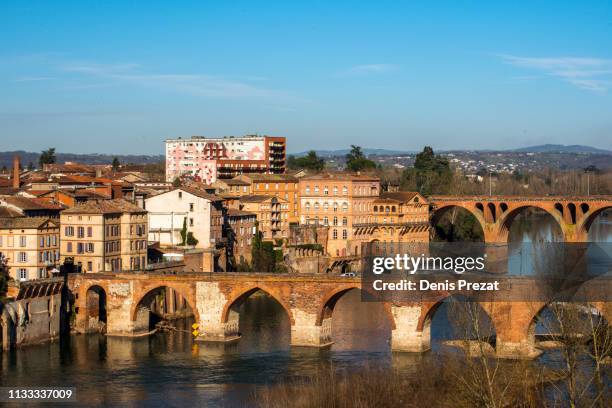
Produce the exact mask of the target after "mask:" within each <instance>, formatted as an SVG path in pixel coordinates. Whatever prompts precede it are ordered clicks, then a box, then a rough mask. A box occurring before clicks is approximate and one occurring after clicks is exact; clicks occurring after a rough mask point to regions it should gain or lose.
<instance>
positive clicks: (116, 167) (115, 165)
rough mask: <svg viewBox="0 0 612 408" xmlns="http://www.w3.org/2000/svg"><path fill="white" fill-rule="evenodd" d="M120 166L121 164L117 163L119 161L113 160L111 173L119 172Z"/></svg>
mask: <svg viewBox="0 0 612 408" xmlns="http://www.w3.org/2000/svg"><path fill="white" fill-rule="evenodd" d="M120 166H121V163H120V162H119V159H118V158H116V157H115V158H114V159H113V171H117V170H119V167H120Z"/></svg>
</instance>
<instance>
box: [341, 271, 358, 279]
mask: <svg viewBox="0 0 612 408" xmlns="http://www.w3.org/2000/svg"><path fill="white" fill-rule="evenodd" d="M340 276H342V277H343V278H354V277H355V276H357V275H355V272H344V273H341V274H340Z"/></svg>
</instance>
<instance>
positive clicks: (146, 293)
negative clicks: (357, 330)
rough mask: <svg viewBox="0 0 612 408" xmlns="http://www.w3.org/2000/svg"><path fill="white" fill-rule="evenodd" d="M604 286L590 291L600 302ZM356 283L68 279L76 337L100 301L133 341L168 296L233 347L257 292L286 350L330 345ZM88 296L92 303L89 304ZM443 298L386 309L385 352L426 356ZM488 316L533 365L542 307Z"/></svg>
mask: <svg viewBox="0 0 612 408" xmlns="http://www.w3.org/2000/svg"><path fill="white" fill-rule="evenodd" d="M609 283H610V281H609V280H608V281H605V284H604V285H602V283H601V282H599V283H596V284H595V287H596V289H597V290H599V291H600V292H599V293H601V290H602V287H603V288H604V289H603V290H604V292H605V293H606V294H610V293H612V291H610V290H609V287H610V286H609ZM361 284H362V283H361V280H360V279H359V278H340V277H334V276H326V275H294V274H288V275H279V274H276V275H272V274H256V273H251V274H242V273H212V274H205V273H191V274H175V275H172V274H139V273H124V274H115V275H111V274H89V275H74V276H71V277H70V278H69V281H68V287H69V288H70V289H71V291H72V293H73V295H74V297H75V299H74V305H75V311H76V329H77V331H80V332H87V331H88V330H90V329H91V328H92V327H94V326H95V325H96V324H97V319H98V318H100V316H101V312H100V309H99V307H100V303H99V300H100V296H102V297H103V298H104V299H105V302H106V305H105V313H104V314H105V319H106V331H107V334H108V335H118V336H137V335H145V334H148V333H149V331H150V329H151V328H150V326H149V317H150V313H151V311H150V309H151V308H150V304H151V299H152V295H154V294H156V293H161V292H160V291H162V290H164V291H166V290H168V288H170V289H171V290H172V291H173V292H174V293H176V294H177V295H180V297H182V298H183V299H184V302H186V304H187V305H188V306H189V308H190V309H191V310H192V311H193V315H194V319H195V321H196V322H197V323H198V324H199V331H200V333H201V334H200V336H199V337H198V340H204V341H232V340H236V339H238V338H239V327H238V325H239V306H240V305H241V303H242V302H244V300H245V299H247V298H248V297H249V296H250V295H251V294H253V293H254V292H256V291H258V290H262V291H264V292H266V293H267V294H269V295H270V296H272V297H273V298H274V299H275V300H276V301H277V302H278V303H279V304H280V305H281V306H282V307H283V309H284V310H285V311H286V313H287V316H288V318H289V321H290V323H291V344H292V345H294V346H311V347H323V346H326V345H329V344H330V343H331V342H333V338H332V330H331V321H332V314H333V310H334V306H335V304H336V302H337V301H338V300H339V299H340V298H341V297H342V296H343V295H344V294H345V293H347V292H348V291H349V290H352V289H361ZM512 287H513V289H512V290H522V291H525V292H526V293H533V292H534V285H533V283H532V282H531V281H529V280H525V279H523V280H518V281H517V282H516V283H514V282H513V285H512ZM92 294H94V295H96V296H94V297H93V299H95V300H94V301H92V296H91V295H92ZM446 297H448V294H445V293H440V296H439V299H438V301H428V302H411V303H410V302H399V303H397V302H393V303H391V302H387V303H384V304H383V306H384V310H385V314H386V317H387V319H388V320H389V323H390V326H391V328H392V333H391V339H392V341H391V349H392V350H394V351H407V352H422V351H426V350H428V349H429V348H430V323H431V319H432V316H433V314H434V313H435V311H436V309H437V307H438V306H439V305H440V303H441V301H443V300H444V298H446ZM605 299H608V298H607V297H606V298H605ZM479 304H480V305H481V306H482V308H483V310H484V311H485V312H486V313H487V314H488V315H489V317H490V319H491V321H492V323H493V325H494V328H495V334H496V342H495V343H496V345H495V349H496V353H497V355H498V356H499V357H503V358H532V357H535V356H536V355H537V354H538V352H537V349H536V348H535V332H534V328H535V323H536V316H537V315H538V313H539V312H540V311H541V310H542V309H543V308H544V307H545V306H546V302H543V301H522V302H510V301H496V302H492V301H489V302H484V301H483V302H479ZM591 305H592V306H593V307H595V308H597V309H598V310H599V311H600V313H601V314H602V315H603V316H604V317H605V318H606V320H607V321H608V322H611V321H612V300H611V299H608V301H607V302H592V303H591Z"/></svg>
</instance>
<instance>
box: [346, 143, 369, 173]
mask: <svg viewBox="0 0 612 408" xmlns="http://www.w3.org/2000/svg"><path fill="white" fill-rule="evenodd" d="M345 157H346V169H347V170H349V171H362V170H370V169H375V168H376V163H374V162H373V161H372V160H369V159H368V158H366V157H365V156H364V154H363V152H362V151H361V147H360V146H355V145H351V151H350V152H349V153H347V154H346V156H345Z"/></svg>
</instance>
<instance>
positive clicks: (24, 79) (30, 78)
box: [13, 76, 55, 82]
mask: <svg viewBox="0 0 612 408" xmlns="http://www.w3.org/2000/svg"><path fill="white" fill-rule="evenodd" d="M53 79H55V78H54V77H48V76H24V77H19V78H17V79H14V80H13V82H38V81H50V80H53Z"/></svg>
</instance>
